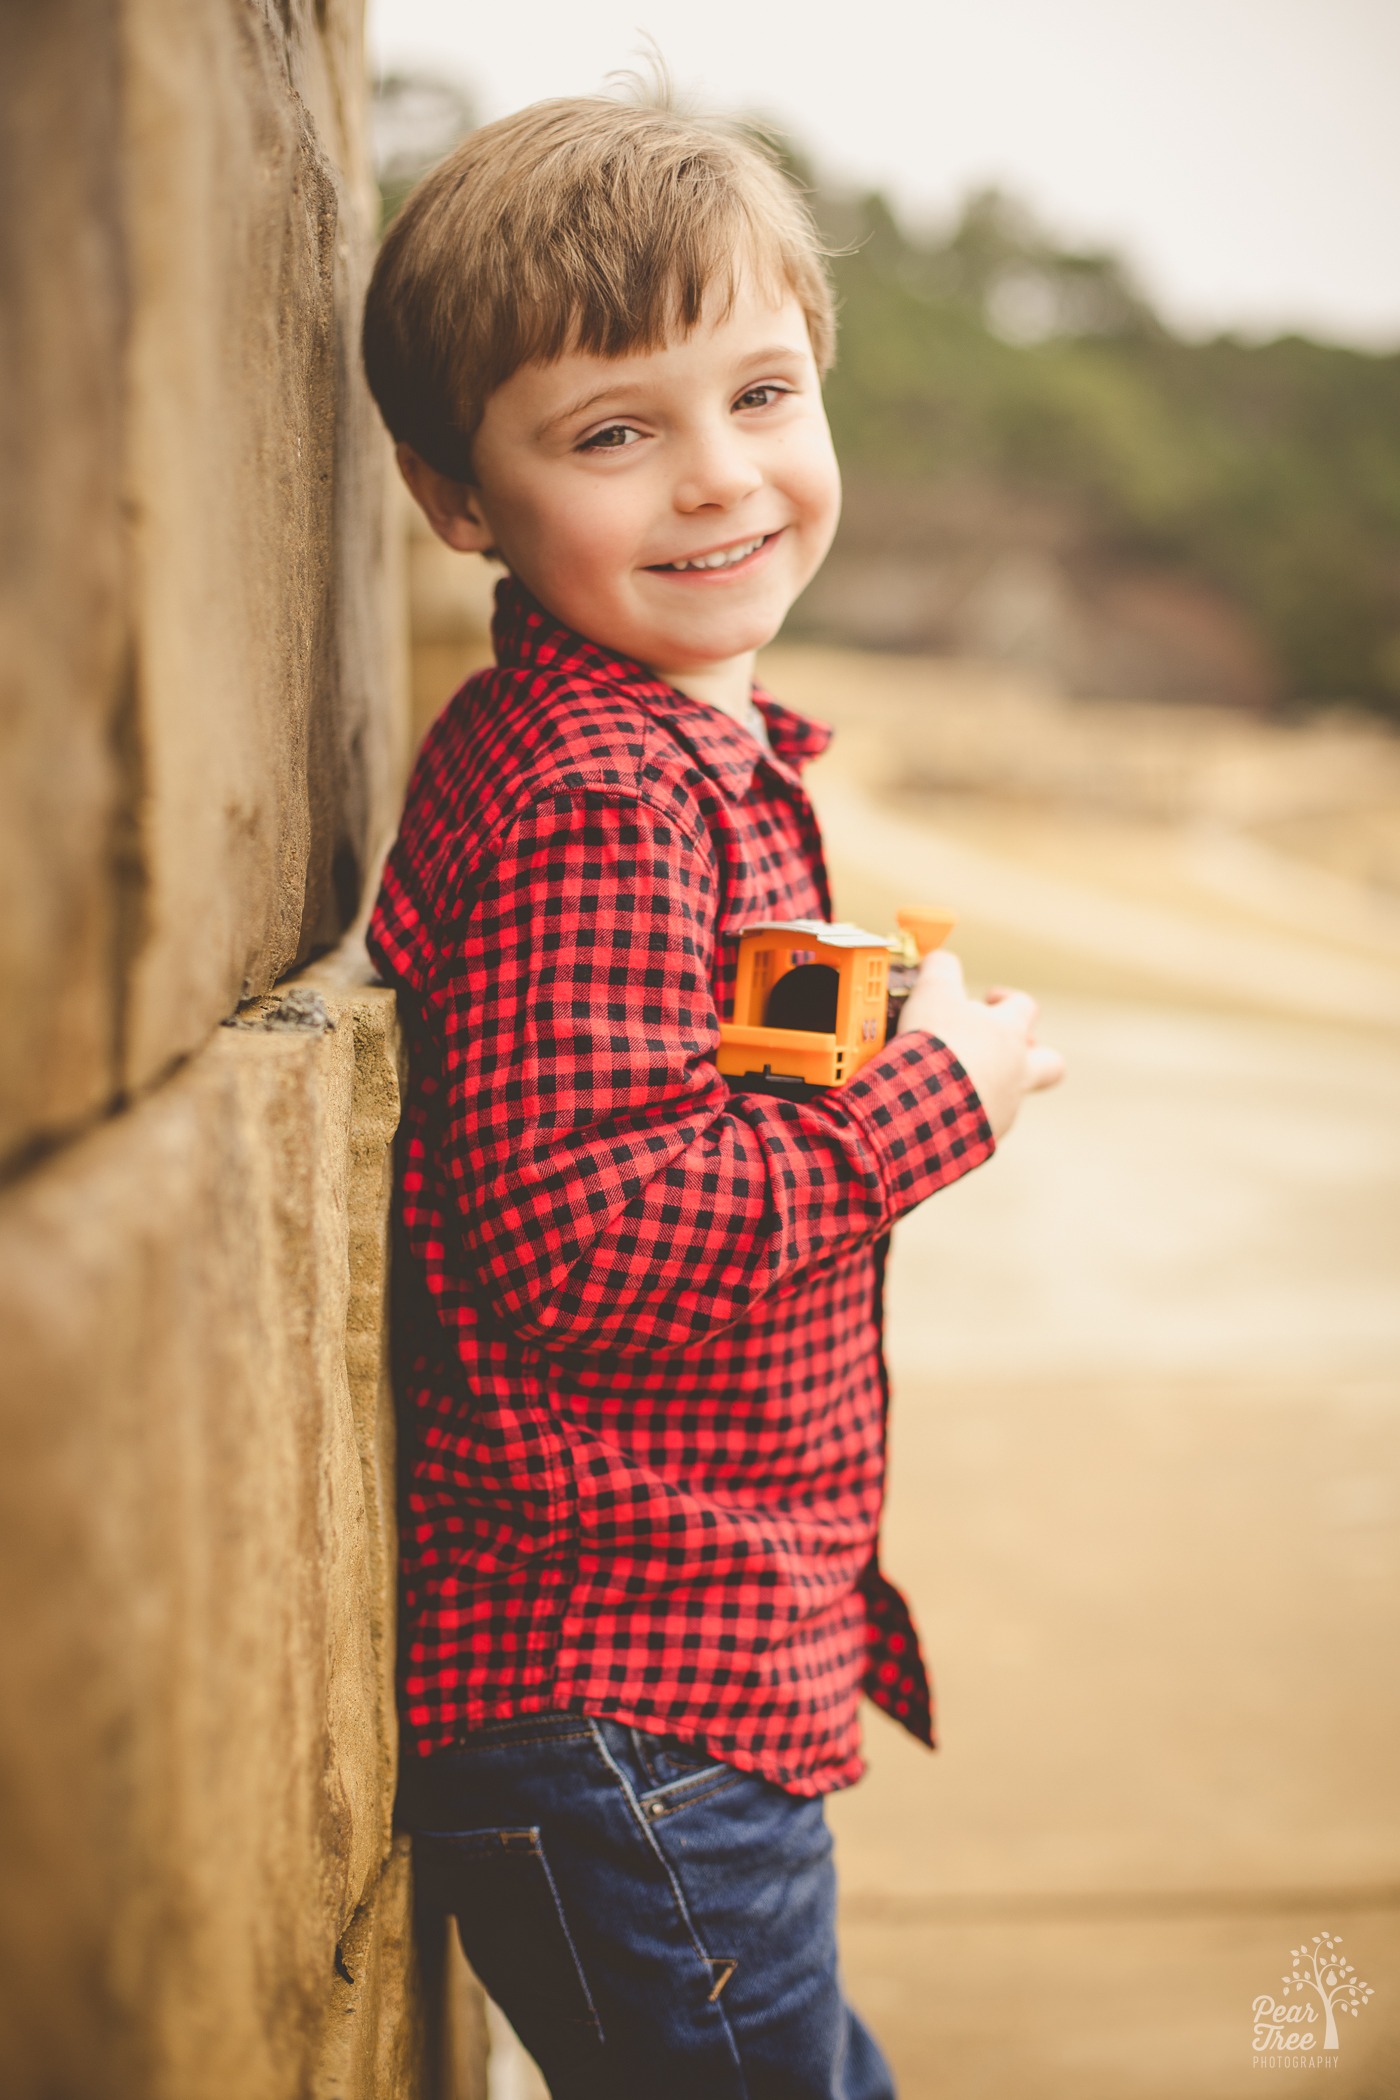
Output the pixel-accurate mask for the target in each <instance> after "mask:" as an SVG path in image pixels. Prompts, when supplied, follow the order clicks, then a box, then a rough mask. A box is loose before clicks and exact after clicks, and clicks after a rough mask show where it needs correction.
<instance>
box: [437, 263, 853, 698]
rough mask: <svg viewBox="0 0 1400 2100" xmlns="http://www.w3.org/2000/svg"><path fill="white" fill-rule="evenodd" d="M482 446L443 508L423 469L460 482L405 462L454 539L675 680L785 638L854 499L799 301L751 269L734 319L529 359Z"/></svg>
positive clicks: (494, 411)
mask: <svg viewBox="0 0 1400 2100" xmlns="http://www.w3.org/2000/svg"><path fill="white" fill-rule="evenodd" d="M473 460H474V464H475V467H476V477H477V478H476V485H475V486H474V487H472V488H461V489H458V490H457V491H456V494H455V496H454V497H453V498H451V499H449V500H448V501H446V502H445V503H444V502H443V501H441V500H439V501H437V502H434V501H430V500H429V492H428V491H427V490H426V482H427V481H428V480H431V482H432V483H433V484H435V485H436V493H437V496H438V498H439V499H441V498H442V494H443V491H444V490H447V489H451V488H452V487H453V485H452V484H444V483H442V482H441V479H440V477H438V476H435V475H434V476H431V477H428V476H426V475H425V474H424V473H423V472H422V469H421V462H419V461H417V460H416V459H413V460H411V466H410V464H409V463H406V464H405V472H406V473H407V474H408V477H409V480H410V483H411V485H412V486H413V488H414V493H415V495H417V496H418V497H419V500H420V501H421V502H422V503H423V505H424V508H425V510H427V511H428V515H429V517H430V518H431V520H432V522H433V524H434V526H435V527H436V529H437V530H438V531H439V533H441V534H442V536H443V537H444V538H445V539H447V540H449V542H450V544H452V545H454V546H458V547H462V548H467V549H473V548H475V549H482V548H486V547H494V548H495V549H496V550H497V551H498V552H499V553H500V555H501V557H502V558H503V560H505V562H506V563H507V564H508V565H509V567H510V568H511V570H512V571H513V572H514V574H515V575H516V576H518V577H519V578H520V580H521V582H522V583H524V584H525V585H526V587H527V588H528V589H529V590H530V591H532V592H533V593H534V595H535V596H536V597H537V598H538V599H539V600H540V603H541V604H542V605H545V606H547V607H548V609H549V610H550V611H551V612H552V613H553V614H554V615H555V617H556V618H557V619H559V620H561V621H563V622H564V624H565V625H566V626H569V627H572V628H574V629H575V630H576V631H577V632H579V633H581V634H584V635H587V636H588V637H589V639H590V640H592V641H595V642H598V643H600V644H602V646H603V647H605V648H607V649H611V650H614V651H616V652H617V653H618V654H620V655H623V656H629V657H632V658H635V659H636V660H637V661H638V662H640V663H643V664H646V665H648V666H649V667H650V668H651V669H653V670H655V671H657V672H658V673H659V674H660V675H662V676H663V677H664V676H666V675H668V674H670V673H676V674H681V675H683V674H684V673H686V672H714V671H720V670H722V668H723V667H724V666H726V665H728V664H730V663H731V662H735V661H736V660H739V659H745V658H747V657H748V656H749V654H750V653H751V652H752V651H753V650H754V649H756V648H759V647H761V646H762V644H763V643H765V642H767V641H770V640H771V639H772V637H773V635H774V634H775V633H776V632H777V630H778V628H779V626H780V625H781V624H782V620H783V617H784V615H785V614H786V612H787V609H788V607H789V606H790V605H791V604H792V601H793V599H794V598H795V597H796V596H797V594H798V592H799V591H801V590H802V589H803V587H804V586H805V585H806V584H807V583H808V582H809V581H810V580H811V578H812V576H813V575H814V574H815V572H816V570H817V568H818V566H819V565H820V563H821V561H822V558H823V556H824V555H825V553H826V551H827V548H828V547H829V546H830V544H831V538H832V534H833V533H834V532H835V530H836V520H837V515H838V512H839V509H840V501H841V484H840V478H839V475H838V472H837V467H836V457H835V454H834V452H833V451H832V446H831V436H830V432H829V431H828V429H827V424H826V415H825V412H824V410H823V408H822V399H821V383H820V380H819V377H818V374H817V369H816V365H815V363H814V362H813V358H812V350H811V345H810V343H809V341H808V337H807V324H806V320H805V317H804V315H803V312H802V308H801V306H800V305H799V304H798V302H797V300H796V298H795V297H793V296H792V294H791V293H787V294H785V295H782V296H776V295H774V294H772V293H770V292H767V291H765V290H764V289H763V288H762V287H761V286H759V285H756V284H755V283H754V282H753V281H752V280H751V279H750V278H749V276H748V275H747V274H745V275H744V276H743V277H741V279H740V283H739V288H738V292H737V295H736V297H735V300H734V304H733V307H732V308H731V310H730V312H729V313H728V314H726V315H724V316H723V317H722V318H717V319H709V318H702V319H701V321H700V323H699V324H698V325H697V326H696V327H695V328H694V329H693V330H692V332H691V333H690V334H689V335H688V336H685V337H683V338H678V339H676V340H674V341H671V342H669V343H667V344H666V345H665V346H664V347H663V348H661V349H658V350H644V351H638V352H636V353H633V354H631V355H629V356H625V357H618V358H608V357H597V356H593V355H591V354H588V353H585V352H571V353H569V354H568V355H566V356H564V357H561V358H560V359H559V360H558V361H557V362H556V363H554V364H549V365H542V364H533V365H525V366H522V367H521V368H520V369H519V370H518V371H516V372H514V373H512V375H511V377H510V378H509V379H508V380H506V382H505V383H504V385H502V386H501V387H499V388H498V389H497V391H496V392H495V393H494V394H493V395H492V396H491V398H490V400H489V401H488V402H487V405H486V412H485V415H484V417H483V418H482V422H481V427H480V429H479V431H478V433H477V437H476V440H475V444H474V446H473ZM412 468H418V469H419V470H420V472H419V473H418V474H415V473H414V472H413V471H412V470H411V469H412ZM420 481H421V482H423V483H424V485H420ZM697 562H698V563H701V564H703V566H700V567H695V566H689V565H690V564H694V563H697Z"/></svg>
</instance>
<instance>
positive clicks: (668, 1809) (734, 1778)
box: [645, 1765, 750, 1823]
mask: <svg viewBox="0 0 1400 2100" xmlns="http://www.w3.org/2000/svg"><path fill="white" fill-rule="evenodd" d="M709 1769H710V1770H711V1771H716V1772H723V1773H724V1774H725V1777H724V1778H723V1779H721V1780H720V1781H719V1782H718V1784H717V1785H715V1786H707V1787H706V1788H705V1789H704V1791H703V1792H702V1793H695V1794H687V1795H686V1797H685V1799H684V1800H683V1801H667V1800H665V1799H664V1798H663V1797H664V1796H665V1795H666V1794H667V1793H669V1792H671V1791H672V1789H670V1788H669V1787H663V1788H662V1789H661V1791H660V1792H659V1793H655V1794H648V1795H647V1796H646V1797H645V1813H646V1815H647V1817H648V1819H649V1820H650V1821H651V1822H654V1823H659V1822H660V1821H661V1818H662V1817H663V1816H678V1815H680V1814H681V1813H682V1812H683V1811H684V1810H685V1809H687V1808H689V1807H690V1805H691V1803H692V1802H693V1801H711V1800H713V1799H714V1796H715V1795H716V1794H723V1793H724V1792H726V1791H727V1789H728V1788H730V1787H731V1786H737V1785H738V1784H739V1781H740V1780H741V1779H747V1778H749V1776H750V1775H749V1773H747V1772H735V1771H732V1770H731V1769H730V1767H729V1766H728V1765H712V1766H711V1767H710V1768H709ZM695 1776H696V1778H697V1779H698V1778H700V1777H701V1776H702V1775H701V1774H700V1773H698V1772H697V1773H696V1775H695ZM676 1784H677V1785H678V1786H679V1785H681V1784H682V1782H681V1781H680V1780H677V1782H676Z"/></svg>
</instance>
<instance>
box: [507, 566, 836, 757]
mask: <svg viewBox="0 0 1400 2100" xmlns="http://www.w3.org/2000/svg"><path fill="white" fill-rule="evenodd" d="M491 641H492V646H493V647H494V649H495V652H496V661H497V663H498V664H500V665H502V666H510V665H515V664H519V665H522V666H526V667H529V668H532V669H533V668H538V669H541V670H543V669H547V668H552V669H554V670H563V671H567V672H568V673H569V674H570V675H571V676H574V677H582V678H584V679H586V680H588V681H589V682H590V683H592V684H594V685H598V686H602V687H606V688H609V689H610V690H612V691H619V690H621V691H623V692H625V693H627V694H628V696H629V697H630V698H632V699H634V700H637V701H640V703H641V704H642V706H643V707H645V708H646V710H647V712H648V713H649V714H651V715H654V716H655V717H656V718H657V720H658V721H661V722H664V723H665V724H666V726H667V728H668V729H670V730H671V731H672V733H673V734H674V735H675V736H677V737H679V738H680V740H681V742H682V743H683V744H684V745H685V746H686V748H687V749H688V750H689V751H690V753H691V754H692V756H693V757H694V759H695V761H696V763H697V764H698V765H700V766H701V767H702V768H703V769H704V771H705V772H707V773H709V774H711V775H712V776H713V777H714V778H715V779H716V780H718V781H719V782H720V784H721V786H723V787H724V789H725V790H726V792H727V793H729V794H732V795H742V794H743V793H744V792H745V790H746V789H747V788H748V785H749V783H750V781H751V780H752V778H753V775H754V771H755V768H756V767H758V766H759V765H760V764H768V765H773V764H775V765H776V770H777V771H778V772H779V773H783V772H791V773H796V772H798V771H799V770H800V768H801V767H802V766H804V765H805V764H806V763H807V761H808V760H809V759H812V758H816V757H817V756H818V754H819V753H820V752H822V751H825V749H826V747H827V745H828V744H829V743H830V742H831V731H830V730H829V729H828V728H826V727H825V725H824V724H823V723H821V722H812V721H809V720H808V719H807V717H806V716H805V715H800V714H798V713H797V712H796V711H795V710H794V709H793V708H790V707H784V706H783V705H782V703H781V702H780V701H777V700H775V699H773V697H772V695H771V694H769V693H768V692H766V691H765V690H764V688H763V687H762V686H760V685H757V684H756V685H755V686H754V699H755V701H756V702H757V704H758V706H759V707H760V708H761V709H762V711H763V716H764V720H765V721H766V722H767V724H768V739H769V742H770V744H771V745H772V754H771V757H770V755H769V753H768V752H766V751H765V750H764V749H763V747H762V745H761V744H759V743H758V742H757V740H756V739H755V738H754V737H753V736H751V735H750V733H749V731H748V730H747V729H745V728H744V727H743V725H742V723H739V722H736V721H734V720H733V719H732V718H731V717H730V716H729V715H726V714H725V713H724V712H723V711H722V710H721V709H720V708H717V707H711V706H709V705H708V704H707V702H705V701H703V700H692V699H691V697H690V695H689V694H688V693H683V692H681V691H680V690H679V689H678V688H677V687H676V686H673V685H667V683H666V681H665V680H664V679H662V678H658V677H656V675H655V674H654V673H653V672H651V671H648V670H647V668H646V666H645V665H644V664H639V663H634V662H633V660H632V659H631V658H630V657H626V656H614V655H612V654H611V653H610V652H609V651H608V650H606V649H603V648H601V647H600V646H599V645H598V643H596V642H590V641H589V640H588V638H587V637H586V636H585V635H581V634H575V633H574V632H573V630H572V629H571V628H568V627H565V626H562V625H561V624H560V622H559V621H558V620H556V619H555V617H554V615H553V614H552V613H550V612H547V611H546V609H545V608H544V606H542V605H541V604H540V603H539V601H538V600H537V599H536V598H533V597H532V596H531V595H530V593H529V592H528V591H527V590H526V589H525V586H524V585H523V584H522V583H519V582H517V580H516V579H515V577H513V576H506V577H503V578H502V580H501V582H500V583H498V584H497V586H496V613H495V618H494V619H493V620H492V622H491Z"/></svg>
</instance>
